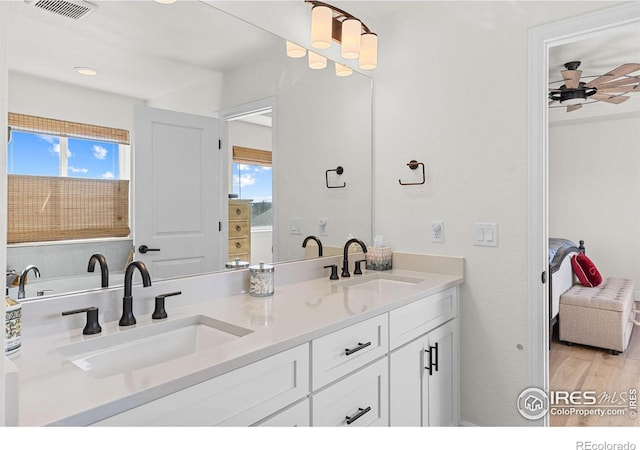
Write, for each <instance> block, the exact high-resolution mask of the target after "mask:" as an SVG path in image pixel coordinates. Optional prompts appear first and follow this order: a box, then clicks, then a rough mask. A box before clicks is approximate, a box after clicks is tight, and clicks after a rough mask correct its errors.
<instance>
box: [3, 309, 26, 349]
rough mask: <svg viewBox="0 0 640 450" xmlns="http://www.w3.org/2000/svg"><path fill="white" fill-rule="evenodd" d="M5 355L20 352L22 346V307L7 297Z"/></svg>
mask: <svg viewBox="0 0 640 450" xmlns="http://www.w3.org/2000/svg"><path fill="white" fill-rule="evenodd" d="M5 306H6V309H5V344H4V353H5V355H11V354H14V353H16V352H17V351H18V350H20V346H21V345H22V343H21V340H20V337H21V335H22V305H21V304H20V303H18V302H17V301H15V300H13V299H11V298H9V297H7V298H6V303H5Z"/></svg>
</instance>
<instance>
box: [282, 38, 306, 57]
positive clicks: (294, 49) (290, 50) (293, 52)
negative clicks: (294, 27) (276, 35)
mask: <svg viewBox="0 0 640 450" xmlns="http://www.w3.org/2000/svg"><path fill="white" fill-rule="evenodd" d="M306 55H307V49H306V48H304V47H300V46H299V45H298V44H294V43H293V42H289V41H287V56H289V57H291V58H302V57H303V56H306Z"/></svg>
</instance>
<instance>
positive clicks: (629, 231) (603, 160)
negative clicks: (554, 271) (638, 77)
mask: <svg viewBox="0 0 640 450" xmlns="http://www.w3.org/2000/svg"><path fill="white" fill-rule="evenodd" d="M639 223H640V113H635V114H633V115H622V116H620V115H613V116H610V117H602V118H592V119H583V120H578V121H567V122H562V123H559V124H553V123H552V124H551V125H550V129H549V235H550V236H552V237H565V238H569V239H572V240H573V241H575V242H576V243H577V242H578V241H579V240H580V239H584V241H585V246H586V248H587V255H588V256H589V257H590V258H591V259H592V260H593V262H594V263H595V264H596V266H597V267H598V270H599V271H600V273H601V274H602V275H603V276H616V277H624V278H630V279H632V280H635V282H636V289H637V290H638V291H640V256H639V255H640V234H639V233H638V224H639Z"/></svg>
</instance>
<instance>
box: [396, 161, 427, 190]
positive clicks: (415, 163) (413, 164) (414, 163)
mask: <svg viewBox="0 0 640 450" xmlns="http://www.w3.org/2000/svg"><path fill="white" fill-rule="evenodd" d="M407 166H409V169H411V170H416V169H417V168H418V166H422V181H421V182H419V183H403V182H402V180H398V183H400V184H401V185H402V186H409V185H412V184H424V182H425V176H424V164H423V163H421V162H418V161H416V160H415V159H412V160H411V161H409V162H408V163H407Z"/></svg>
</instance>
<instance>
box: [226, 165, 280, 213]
mask: <svg viewBox="0 0 640 450" xmlns="http://www.w3.org/2000/svg"><path fill="white" fill-rule="evenodd" d="M271 182H272V170H271V167H265V166H258V165H251V164H237V163H233V193H234V194H238V197H239V198H242V199H251V200H253V202H254V203H258V202H268V203H271V202H272V193H271Z"/></svg>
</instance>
